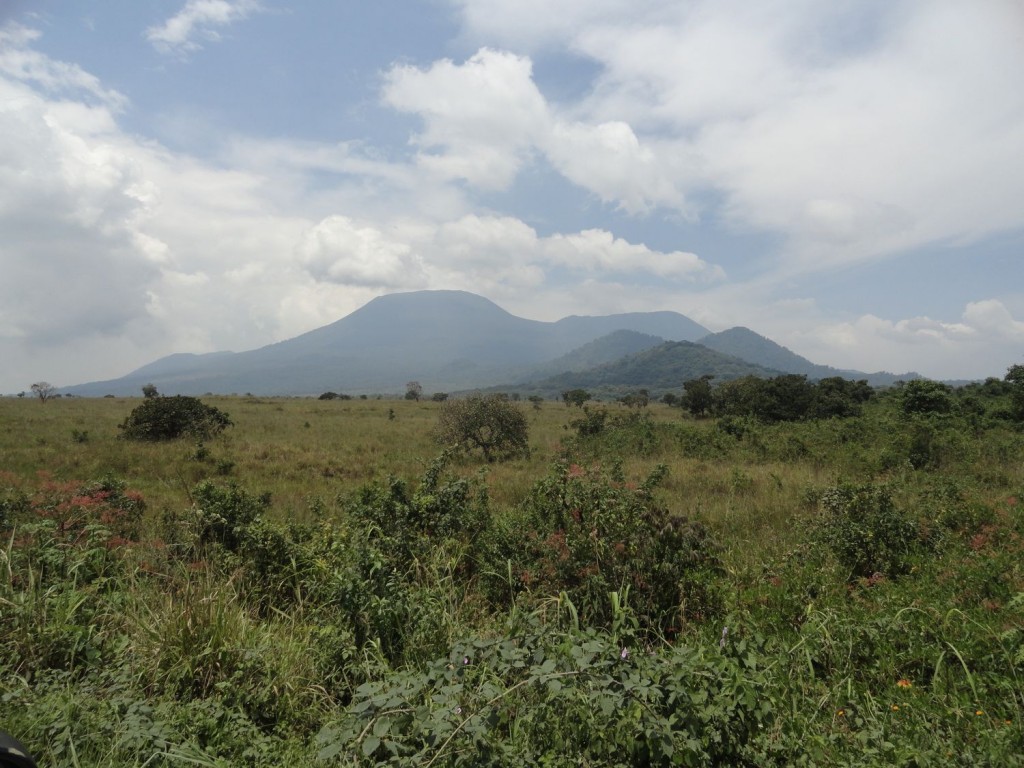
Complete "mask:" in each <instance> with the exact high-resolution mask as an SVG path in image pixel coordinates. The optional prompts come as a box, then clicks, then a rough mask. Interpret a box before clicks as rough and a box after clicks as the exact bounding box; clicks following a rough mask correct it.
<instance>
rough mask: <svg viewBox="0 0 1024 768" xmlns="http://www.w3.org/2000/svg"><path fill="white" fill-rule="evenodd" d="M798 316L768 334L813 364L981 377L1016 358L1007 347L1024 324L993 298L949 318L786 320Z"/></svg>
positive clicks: (1019, 340)
mask: <svg viewBox="0 0 1024 768" xmlns="http://www.w3.org/2000/svg"><path fill="white" fill-rule="evenodd" d="M799 314H800V313H796V314H795V315H794V316H793V317H791V318H790V323H789V325H790V329H789V331H788V332H787V331H782V330H780V331H779V332H777V335H776V336H773V338H777V339H787V340H788V343H789V345H790V347H791V348H792V349H793V350H794V351H798V352H799V353H800V354H803V355H804V356H806V357H809V358H810V359H812V360H814V361H815V362H821V363H827V364H830V365H834V366H837V367H842V368H856V369H859V370H864V371H870V370H876V369H884V370H888V371H891V372H893V373H906V372H908V371H918V372H920V373H922V374H924V375H926V376H929V377H931V378H969V377H975V378H985V377H988V376H1002V374H1003V373H1004V372H1005V370H1006V368H1007V367H1009V366H1010V365H1012V364H1013V363H1015V362H1018V361H1019V360H1018V359H1014V358H1013V357H1012V352H1010V356H1009V357H1008V350H1010V349H1012V348H1016V349H1017V350H1019V349H1021V348H1024V322H1022V321H1020V320H1017V319H1015V318H1014V317H1013V316H1012V314H1011V313H1010V311H1009V310H1008V309H1007V308H1006V306H1005V305H1004V304H1003V303H1002V302H1001V301H999V300H997V299H984V300H981V301H976V302H969V303H968V304H967V305H966V306H965V307H964V310H963V312H962V315H961V317H960V318H959V320H955V321H948V320H938V319H935V318H931V317H912V318H904V319H899V320H890V319H885V318H881V317H878V316H876V315H870V314H868V315H862V316H860V317H858V318H855V319H852V320H849V321H844V322H835V321H833V320H829V319H827V318H822V317H821V316H820V314H819V313H816V312H815V313H812V315H810V316H808V317H805V320H811V322H809V323H807V324H806V325H805V327H804V328H803V329H801V328H800V327H799V325H798V323H796V322H792V321H793V320H794V319H795V318H796V316H797V315H799ZM1007 342H1009V344H1008V343H1007ZM1017 357H1018V358H1019V357H1020V355H1019V354H1018V356H1017Z"/></svg>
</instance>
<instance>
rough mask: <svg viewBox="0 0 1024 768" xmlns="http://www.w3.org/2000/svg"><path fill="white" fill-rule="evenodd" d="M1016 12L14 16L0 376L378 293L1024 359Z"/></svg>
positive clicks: (132, 365)
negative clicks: (674, 318) (458, 293)
mask: <svg viewBox="0 0 1024 768" xmlns="http://www.w3.org/2000/svg"><path fill="white" fill-rule="evenodd" d="M1022 41H1024V10H1022V8H1021V5H1020V4H1019V3H1018V2H1016V1H1015V0H976V1H975V2H970V3H963V2H954V1H953V0H894V1H891V2H874V0H870V1H869V2H864V3H821V2H800V1H798V2H790V1H788V0H787V2H781V1H780V2H776V1H774V0H770V1H769V2H764V3H758V4H755V5H751V4H750V3H740V2H738V1H734V0H725V1H724V2H721V1H719V2H712V0H690V1H687V2H678V3H669V2H664V0H631V1H630V2H626V1H625V0H606V1H602V2H565V3H558V4H552V3H540V2H536V0H515V1H514V2H513V0H439V1H438V2H431V3H406V2H403V1H402V0H379V1H378V2H374V3H334V2H328V1H327V0H311V1H310V2H305V3H301V4H290V3H283V2H276V1H275V0H176V1H175V2H153V1H152V0H145V1H143V2H133V3H117V4H114V3H100V2H86V3H67V2H64V1H63V0H39V1H38V2H31V3H29V2H9V3H4V4H3V5H0V392H18V391H21V390H25V389H27V388H28V386H29V385H30V384H31V383H32V382H34V381H39V380H46V381H50V382H52V383H54V384H56V385H58V386H66V385H71V384H77V383H83V382H87V381H97V380H107V379H114V378H118V377H121V376H123V375H125V374H127V373H129V372H131V371H133V370H135V369H137V368H139V367H141V366H143V365H146V364H148V363H151V362H153V361H154V360H157V359H160V358H162V357H164V356H166V355H170V354H172V353H184V352H187V353H207V352H213V351H222V350H233V351H236V352H240V351H243V350H253V349H257V348H260V347H264V346H266V345H268V344H272V343H274V342H278V341H282V340H285V339H291V338H294V337H297V336H300V335H301V334H304V333H306V332H309V331H311V330H313V329H316V328H320V327H322V326H326V325H329V324H331V323H334V322H335V321H338V320H339V319H340V318H342V317H345V316H347V315H349V314H350V313H352V312H354V311H355V310H357V309H359V308H360V307H362V306H364V305H365V304H367V303H368V302H370V301H371V300H372V299H374V298H375V297H378V296H382V295H389V294H394V293H399V292H409V291H418V290H423V289H432V290H437V289H449V290H450V289H454V290H464V291H470V292H473V293H475V294H479V295H481V296H485V297H486V298H488V299H490V300H492V301H494V302H495V303H497V304H498V305H499V306H500V307H502V308H503V309H505V310H507V311H508V312H510V313H512V314H514V315H516V316H518V317H520V318H526V319H529V320H535V321H544V322H553V321H556V320H558V319H559V318H563V317H566V316H568V315H574V314H575V315H593V316H596V315H610V314H616V313H626V312H648V311H655V310H664V311H671V312H677V313H680V314H682V315H685V316H686V317H688V318H691V319H692V320H694V321H696V322H697V323H699V324H701V325H702V326H704V327H706V328H707V329H709V330H711V331H723V330H725V329H727V328H731V327H734V326H745V327H747V328H750V329H753V330H754V331H756V332H757V333H758V334H763V335H764V336H766V337H768V338H770V339H771V340H773V341H774V342H777V343H779V344H782V345H784V346H785V347H787V348H788V349H789V350H792V351H793V352H794V353H796V354H798V355H801V356H803V357H804V358H807V359H808V360H810V361H813V362H814V363H815V364H820V365H827V366H833V367H835V368H842V369H857V370H860V371H879V370H888V371H893V372H903V371H917V372H919V373H921V374H923V375H925V376H929V377H932V378H944V379H966V378H984V377H986V376H998V377H1001V376H1002V375H1003V374H1004V373H1005V371H1006V368H1007V367H1008V366H1009V365H1011V364H1013V363H1020V362H1022V361H1024V259H1022V257H1024V207H1022V206H1021V205H1020V201H1021V200H1024V89H1021V88H1020V84H1019V79H1020V73H1021V72H1024V44H1022Z"/></svg>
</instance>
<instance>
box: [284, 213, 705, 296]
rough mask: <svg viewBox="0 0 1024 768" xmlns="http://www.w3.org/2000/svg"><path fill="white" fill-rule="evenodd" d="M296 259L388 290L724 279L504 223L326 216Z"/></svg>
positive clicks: (319, 276) (326, 273) (668, 256)
mask: <svg viewBox="0 0 1024 768" xmlns="http://www.w3.org/2000/svg"><path fill="white" fill-rule="evenodd" d="M297 253H298V254H299V257H300V259H301V260H302V263H303V264H304V265H305V268H306V270H307V271H308V272H309V273H310V275H312V276H313V277H314V278H315V279H316V280H319V281H326V282H334V283H338V284H341V285H348V286H372V287H377V288H381V289H387V290H401V289H409V288H423V287H431V288H453V287H454V288H465V289H467V290H473V291H477V292H481V293H484V294H485V295H488V296H492V295H507V294H511V293H513V292H515V291H520V292H521V291H522V290H524V289H529V290H531V291H536V290H553V289H555V288H556V286H557V285H558V284H559V283H560V282H563V281H565V280H571V281H573V284H576V281H581V280H589V281H591V282H593V283H597V284H603V283H606V282H608V281H609V280H614V282H615V285H621V284H622V283H623V282H625V283H627V284H628V283H644V282H645V281H647V280H649V279H650V278H651V277H656V278H661V279H662V280H663V281H665V284H666V287H667V286H668V285H670V284H671V285H677V286H678V285H691V284H694V283H706V282H713V281H716V280H719V279H722V278H723V277H724V272H723V271H722V270H721V268H720V267H717V266H714V265H711V264H708V263H707V262H705V261H704V260H702V259H701V258H700V257H698V256H697V255H696V254H693V253H686V252H682V251H675V252H669V253H665V252H659V251H656V250H652V249H651V248H648V247H647V246H646V245H643V244H639V243H630V242H628V241H626V240H623V239H621V238H617V237H615V236H614V235H613V234H612V233H611V232H608V231H605V230H599V229H589V230H584V231H582V232H578V233H576V234H569V235H564V234H553V235H549V236H547V237H541V236H539V235H538V234H537V232H536V231H535V230H534V229H533V228H532V227H530V226H529V225H527V224H526V223H524V222H523V221H521V220H519V219H517V218H514V217H511V216H479V215H475V214H468V215H465V216H462V217H460V218H458V219H455V220H452V221H444V222H440V223H432V222H429V221H425V220H410V219H405V220H402V221H398V222H395V223H393V224H391V225H388V226H387V227H386V231H384V230H382V229H380V228H377V227H375V226H372V225H369V224H357V223H355V222H353V221H352V220H350V219H348V218H346V217H343V216H331V217H328V218H326V219H324V220H323V221H321V222H320V223H318V224H317V225H316V226H314V227H312V228H311V229H310V230H309V231H308V232H307V233H306V234H305V235H304V236H303V238H302V241H301V243H300V244H299V245H298V246H297Z"/></svg>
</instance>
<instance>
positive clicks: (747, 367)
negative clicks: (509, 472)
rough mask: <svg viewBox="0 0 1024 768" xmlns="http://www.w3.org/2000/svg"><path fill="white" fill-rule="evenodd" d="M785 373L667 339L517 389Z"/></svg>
mask: <svg viewBox="0 0 1024 768" xmlns="http://www.w3.org/2000/svg"><path fill="white" fill-rule="evenodd" d="M781 373H782V371H779V370H775V369H771V368H767V367H765V366H760V365H755V364H753V363H749V362H747V361H745V360H741V359H740V358H738V357H733V356H732V355H726V354H723V353H721V352H717V351H715V350H713V349H709V348H708V347H705V346H703V345H701V344H694V343H692V342H688V341H678V342H665V343H663V344H659V345H658V346H656V347H653V348H651V349H647V350H644V351H642V352H638V353H636V354H633V355H630V356H628V357H625V358H623V359H621V360H617V361H615V362H612V363H606V364H604V365H599V366H597V367H594V368H589V369H587V370H584V371H575V372H572V371H570V372H566V373H562V374H558V375H556V376H550V377H547V378H544V379H540V380H537V381H533V382H530V383H529V384H527V385H525V386H524V385H519V386H517V387H515V389H516V390H517V391H520V392H523V393H536V394H541V395H543V396H545V397H558V395H559V394H560V393H561V392H564V391H565V390H567V389H576V388H580V389H586V390H588V391H591V392H593V393H594V394H595V395H613V394H622V393H625V392H628V391H633V390H637V389H647V390H649V391H650V392H651V393H652V394H657V393H661V392H666V391H678V390H680V389H682V386H683V382H684V381H688V380H689V379H697V378H700V377H701V376H706V375H710V376H714V377H715V380H716V381H728V380H730V379H737V378H740V377H742V376H762V377H772V376H778V375H780V374H781ZM498 389H500V387H498Z"/></svg>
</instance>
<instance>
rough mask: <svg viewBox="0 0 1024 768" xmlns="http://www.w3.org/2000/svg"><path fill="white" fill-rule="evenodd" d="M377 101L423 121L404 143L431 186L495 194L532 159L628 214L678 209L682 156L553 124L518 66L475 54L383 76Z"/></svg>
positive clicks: (600, 128) (493, 54) (611, 131)
mask: <svg viewBox="0 0 1024 768" xmlns="http://www.w3.org/2000/svg"><path fill="white" fill-rule="evenodd" d="M383 99H384V102H385V103H386V104H388V105H389V106H391V107H394V108H395V109H399V110H402V111H405V112H411V113H415V114H418V115H419V116H420V117H421V118H422V119H423V121H424V130H423V131H422V132H421V133H419V134H417V135H416V136H415V137H414V138H413V143H414V144H416V145H417V146H419V147H420V148H421V151H420V152H419V153H418V155H417V162H418V163H419V165H420V166H421V167H422V168H424V169H426V170H428V171H430V172H432V173H434V174H437V175H438V176H439V177H440V178H444V179H461V180H464V181H466V182H468V183H469V184H471V185H473V186H475V187H477V188H480V189H484V190H504V189H507V188H508V187H509V186H510V185H511V184H512V182H513V181H514V180H515V177H516V175H517V174H518V173H519V172H520V170H521V169H522V168H523V167H524V166H525V165H527V164H528V163H529V162H531V161H532V160H533V158H534V157H536V156H537V155H542V156H545V157H546V158H547V159H548V161H549V162H550V163H551V164H552V165H553V166H554V167H555V168H556V169H557V170H558V171H559V172H561V173H562V174H563V175H564V176H565V177H566V178H568V179H569V180H570V181H572V182H574V183H576V184H578V185H579V186H580V187H582V188H584V189H586V190H588V191H590V192H592V193H594V194H595V195H596V196H597V197H598V198H599V199H601V200H602V201H603V202H607V203H613V204H616V205H618V206H620V207H622V208H623V209H625V210H628V211H630V212H634V213H642V212H646V211H648V210H649V209H651V208H652V207H656V206H668V207H671V208H677V209H680V210H682V209H684V208H685V201H684V199H683V195H682V193H681V191H680V189H679V185H678V183H677V180H676V177H675V176H677V175H678V172H679V170H680V168H681V167H685V164H686V162H687V153H686V151H685V149H684V148H681V147H679V146H675V147H674V148H672V149H671V150H670V149H669V148H664V151H662V152H660V153H659V152H655V151H654V150H653V149H652V145H651V143H650V142H647V143H645V142H642V141H641V140H640V139H639V138H638V137H637V135H636V134H635V133H634V132H633V130H632V128H630V126H629V125H628V124H627V123H626V122H623V121H609V122H603V123H598V124H588V123H583V122H580V121H577V120H572V119H571V118H569V117H567V116H566V117H562V116H560V115H559V113H558V111H557V110H556V109H554V108H553V107H552V105H550V104H548V102H547V101H546V100H545V98H544V97H543V96H542V95H541V93H540V91H539V90H538V89H537V86H536V84H535V83H534V82H533V77H532V62H531V61H530V59H529V58H527V57H524V56H518V55H515V54H512V53H507V52H501V51H494V50H490V49H487V48H482V49H480V50H479V51H478V52H477V53H476V54H475V55H473V56H472V57H470V58H469V59H468V60H467V61H466V62H465V63H464V64H461V65H460V64H455V63H454V62H452V61H451V60H448V59H444V60H442V61H439V62H435V63H434V64H433V65H431V66H430V67H429V68H427V69H417V68H416V67H411V66H405V65H402V66H396V67H393V68H392V69H391V70H390V71H389V72H388V73H387V74H386V76H385V86H384V90H383ZM673 170H674V171H676V174H675V175H673Z"/></svg>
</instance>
